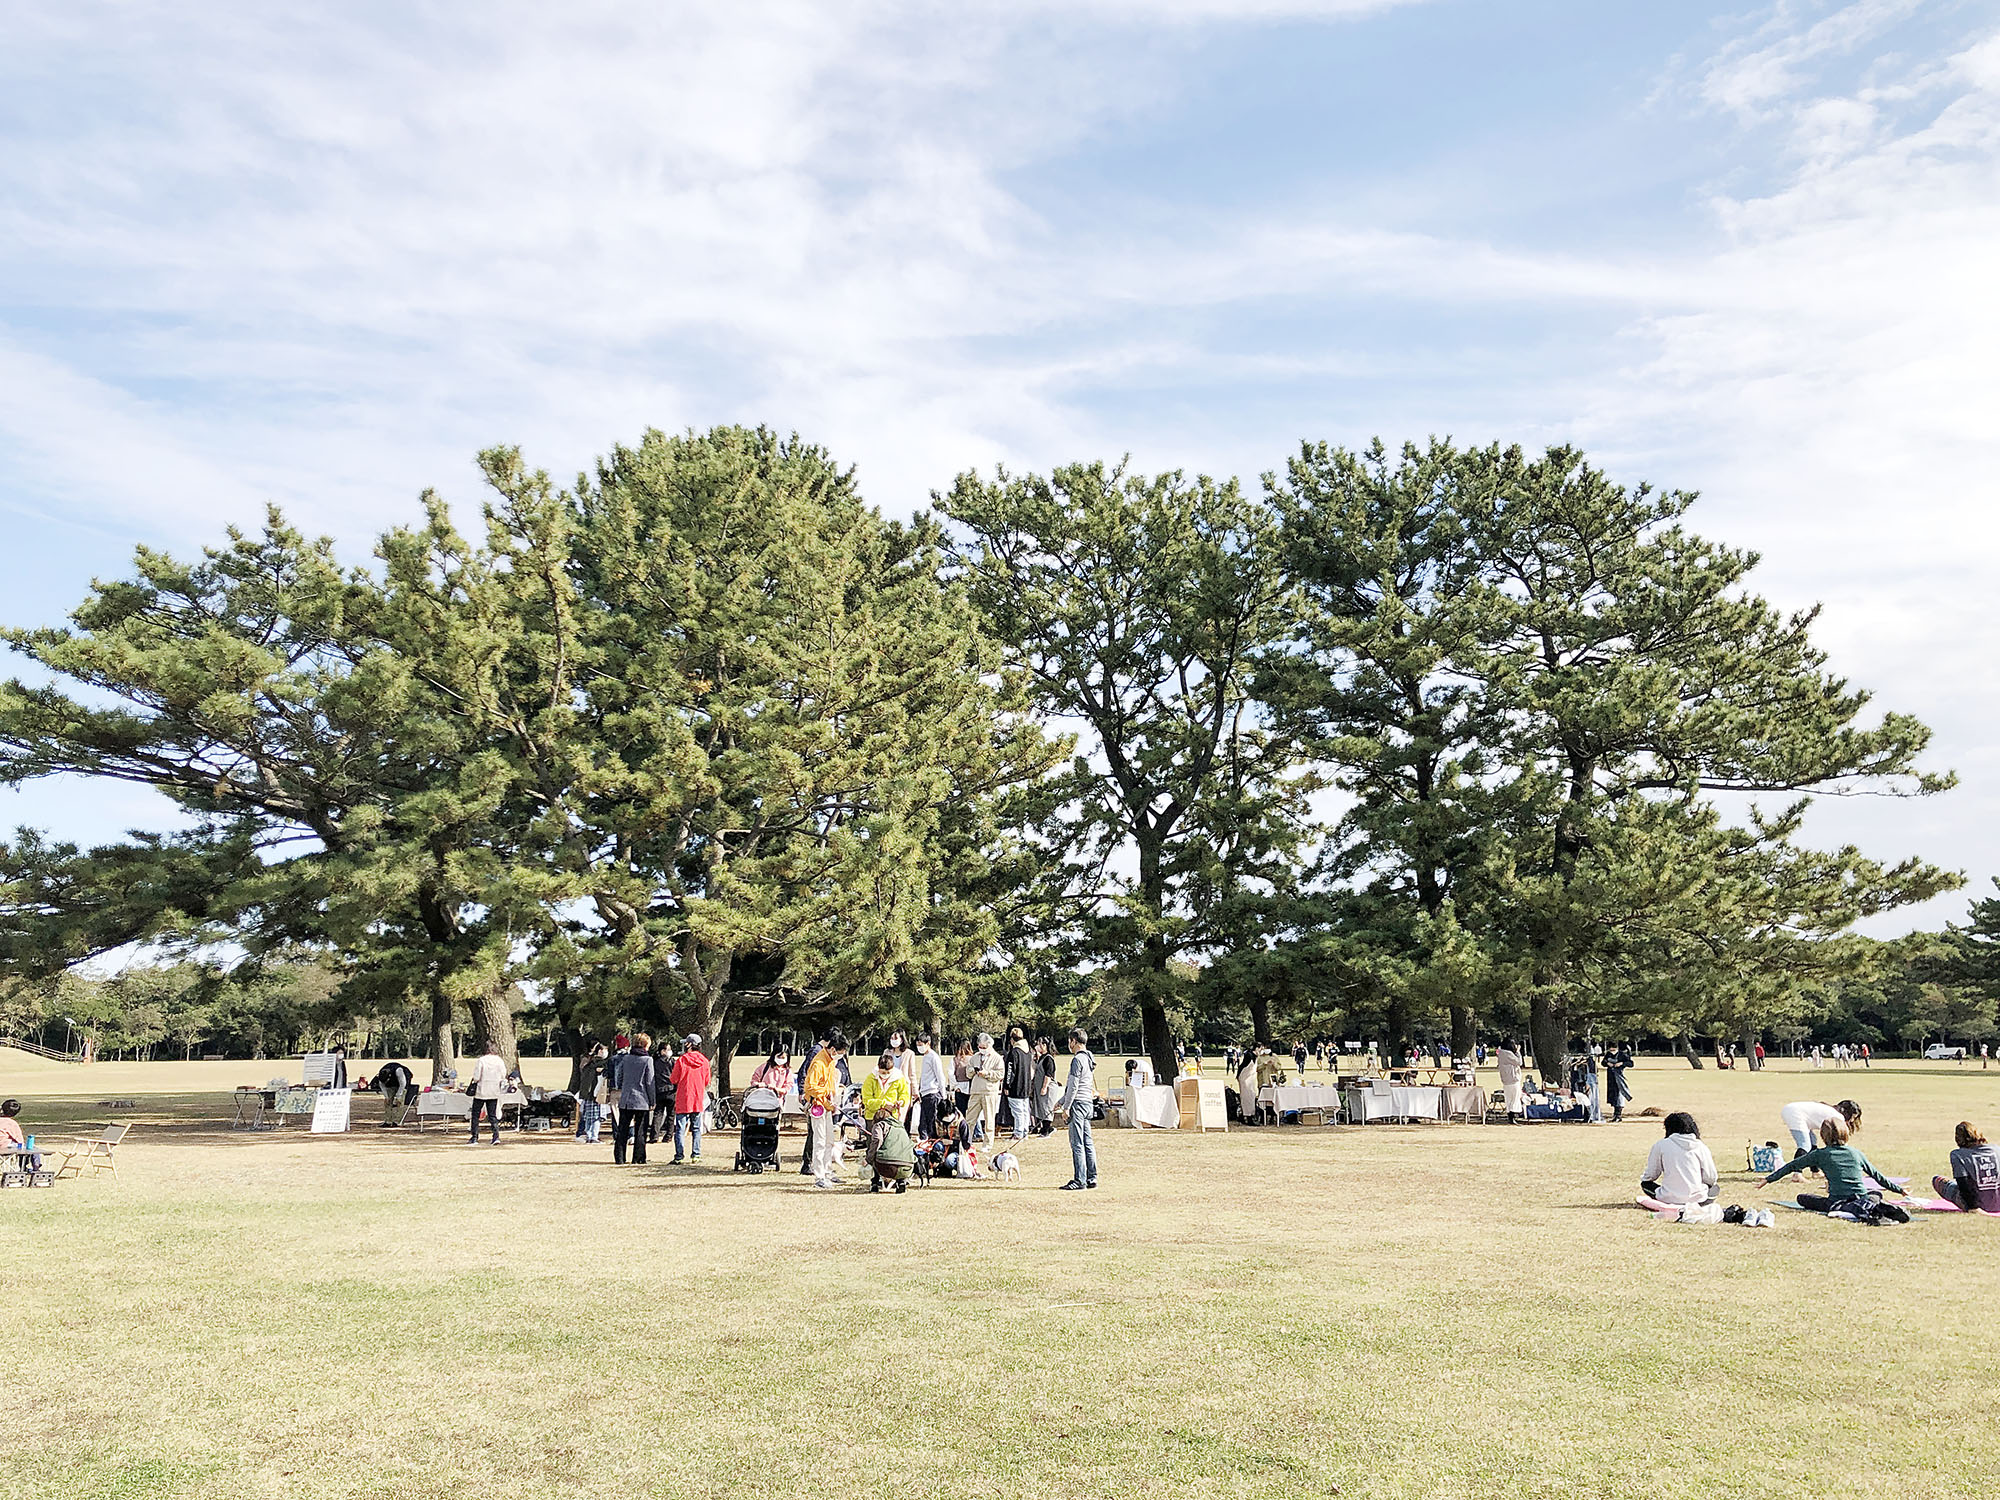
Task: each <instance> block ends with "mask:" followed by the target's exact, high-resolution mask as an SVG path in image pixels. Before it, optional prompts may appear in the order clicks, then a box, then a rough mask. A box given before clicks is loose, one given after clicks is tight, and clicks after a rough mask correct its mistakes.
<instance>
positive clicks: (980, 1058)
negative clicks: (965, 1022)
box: [965, 1031, 1007, 1155]
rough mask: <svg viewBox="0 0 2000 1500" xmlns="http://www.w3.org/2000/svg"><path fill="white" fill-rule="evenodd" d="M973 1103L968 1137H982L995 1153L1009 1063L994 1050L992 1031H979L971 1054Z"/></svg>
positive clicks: (967, 1120)
mask: <svg viewBox="0 0 2000 1500" xmlns="http://www.w3.org/2000/svg"><path fill="white" fill-rule="evenodd" d="M971 1076H972V1095H971V1104H970V1107H969V1108H968V1109H967V1111H966V1115H965V1139H966V1141H967V1142H968V1143H969V1142H972V1141H976V1140H983V1141H985V1142H986V1145H987V1152H988V1154H989V1155H990V1154H991V1153H992V1144H993V1138H994V1136H995V1135H997V1134H998V1133H999V1130H1000V1084H1001V1082H1002V1080H1003V1079H1005V1078H1006V1076H1007V1064H1006V1062H1005V1061H1004V1060H1003V1059H1002V1058H1001V1056H1000V1054H999V1053H998V1052H995V1051H994V1050H993V1036H992V1034H991V1033H990V1032H985V1031H982V1032H980V1033H979V1046H978V1048H977V1049H976V1050H975V1051H974V1052H973V1054H972V1075H971Z"/></svg>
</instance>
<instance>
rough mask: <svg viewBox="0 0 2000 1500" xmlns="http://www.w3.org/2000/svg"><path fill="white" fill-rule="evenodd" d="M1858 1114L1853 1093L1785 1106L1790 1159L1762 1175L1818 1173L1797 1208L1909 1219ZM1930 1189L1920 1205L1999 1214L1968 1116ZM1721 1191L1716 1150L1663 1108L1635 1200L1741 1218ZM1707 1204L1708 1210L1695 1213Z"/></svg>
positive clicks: (1999, 1178) (1997, 1194)
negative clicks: (1867, 1148)
mask: <svg viewBox="0 0 2000 1500" xmlns="http://www.w3.org/2000/svg"><path fill="white" fill-rule="evenodd" d="M1861 1114H1862V1111H1861V1106H1860V1105H1859V1104H1858V1103H1856V1102H1855V1101H1854V1100H1852V1099H1842V1100H1840V1101H1839V1102H1838V1103H1834V1104H1827V1103H1824V1102H1821V1101H1819V1100H1813V1099H1801V1100H1795V1101H1794V1102H1792V1103H1790V1104H1787V1105H1785V1106H1784V1108H1783V1109H1781V1110H1780V1111H1779V1119H1780V1120H1781V1121H1782V1122H1783V1124H1784V1127H1785V1129H1786V1131H1787V1132H1788V1133H1789V1134H1790V1135H1791V1137H1792V1144H1793V1147H1794V1149H1793V1153H1792V1158H1791V1160H1789V1161H1786V1162H1783V1163H1780V1164H1775V1165H1771V1166H1769V1167H1768V1169H1766V1170H1764V1175H1763V1179H1762V1180H1763V1182H1764V1183H1765V1184H1766V1185H1769V1184H1772V1183H1775V1182H1778V1181H1780V1180H1782V1179H1784V1178H1786V1177H1791V1176H1795V1175H1799V1174H1803V1173H1816V1174H1818V1175H1819V1176H1820V1177H1821V1178H1823V1179H1824V1181H1825V1189H1826V1190H1825V1191H1824V1192H1801V1193H1799V1194H1798V1197H1797V1203H1798V1206H1799V1207H1800V1208H1801V1209H1804V1210H1807V1211H1808V1212H1813V1213H1821V1214H1827V1215H1829V1216H1832V1217H1835V1218H1842V1219H1849V1220H1854V1221H1857V1222H1860V1223H1867V1224H1904V1223H1908V1222H1909V1217H1910V1215H1909V1211H1908V1209H1906V1208H1905V1207H1903V1206H1902V1205H1901V1204H1898V1203H1893V1202H1891V1201H1889V1200H1890V1199H1891V1198H1904V1197H1908V1196H1909V1195H1908V1193H1907V1192H1906V1191H1905V1189H1904V1188H1903V1186H1902V1184H1901V1182H1899V1181H1898V1180H1897V1179H1895V1178H1892V1177H1890V1176H1889V1174H1888V1173H1887V1172H1885V1171H1883V1170H1882V1169H1881V1168H1879V1167H1877V1166H1876V1165H1875V1164H1874V1163H1873V1162H1872V1161H1870V1160H1869V1159H1868V1157H1867V1156H1866V1155H1865V1154H1864V1153H1863V1152H1862V1150H1861V1148H1860V1146H1859V1145H1857V1144H1856V1142H1855V1138H1856V1137H1857V1136H1859V1135H1860V1133H1861ZM1774 1145H1775V1143H1774ZM1752 1159H1753V1161H1754V1160H1756V1152H1755V1150H1754V1148H1753V1150H1752ZM1760 1165H1761V1164H1760ZM1931 1188H1932V1191H1933V1192H1934V1193H1935V1194H1936V1200H1935V1202H1934V1203H1930V1204H1927V1205H1926V1206H1930V1207H1942V1208H1946V1209H1954V1210H1958V1211H1960V1212H1971V1211H1974V1210H1977V1211H1979V1212H1983V1213H1989V1214H2000V1156H1996V1154H1995V1153H1994V1150H1993V1148H1992V1147H1991V1146H1990V1145H1988V1144H1987V1141H1986V1136H1985V1133H1984V1132H1983V1131H1981V1130H1980V1128H1979V1127H1978V1126H1977V1125H1974V1124H1973V1123H1972V1122H1971V1121H1970V1120H1961V1121H1959V1123H1958V1125H1957V1127H1956V1128H1955V1129H1954V1130H1953V1132H1952V1146H1951V1152H1950V1157H1949V1162H1948V1170H1947V1172H1944V1173H1940V1174H1938V1175H1936V1176H1934V1177H1932V1178H1931ZM1719 1193H1720V1178H1719V1175H1718V1174H1717V1172H1716V1167H1715V1157H1714V1156H1713V1155H1712V1154H1711V1153H1710V1151H1709V1149H1708V1146H1707V1144H1706V1143H1705V1142H1704V1141H1703V1140H1702V1138H1701V1126H1700V1125H1699V1124H1698V1123H1697V1122H1696V1121H1695V1118H1694V1116H1693V1115H1691V1114H1688V1113H1686V1112H1685V1111H1676V1112H1675V1113H1673V1114H1670V1115H1668V1116H1667V1117H1666V1120H1665V1122H1664V1131H1663V1134H1662V1136H1661V1138H1660V1139H1659V1140H1657V1141H1655V1142H1654V1143H1653V1147H1652V1150H1651V1151H1650V1152H1649V1153H1648V1154H1647V1157H1646V1166H1645V1170H1644V1172H1643V1173H1642V1175H1641V1179H1640V1182H1639V1202H1640V1205H1641V1206H1642V1207H1645V1208H1651V1209H1660V1208H1663V1207H1664V1208H1674V1209H1681V1210H1684V1212H1683V1214H1682V1217H1683V1218H1685V1219H1688V1220H1689V1221H1690V1222H1720V1221H1723V1220H1725V1219H1733V1220H1736V1221H1744V1214H1745V1210H1743V1209H1741V1208H1740V1207H1734V1206H1732V1207H1731V1208H1729V1209H1722V1208H1720V1207H1719V1206H1717V1198H1718V1195H1719ZM1709 1209H1712V1210H1713V1213H1712V1214H1710V1215H1706V1216H1704V1215H1703V1214H1702V1213H1701V1212H1700V1211H1702V1210H1709ZM1751 1212H1754V1210H1753V1211H1751ZM1765 1222H1768V1219H1767V1220H1766V1221H1765Z"/></svg>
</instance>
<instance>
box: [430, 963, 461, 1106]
mask: <svg viewBox="0 0 2000 1500" xmlns="http://www.w3.org/2000/svg"><path fill="white" fill-rule="evenodd" d="M457 1062H458V1052H457V1049H456V1048H455V1047H454V1046H453V1045H452V1036H451V996H449V995H447V994H446V993H445V992H444V987H443V986H442V985H433V986H432V987H431V1082H432V1083H434V1084H435V1083H443V1082H444V1075H445V1074H446V1073H447V1072H448V1071H450V1070H451V1069H452V1068H453V1067H454V1066H456V1065H457Z"/></svg>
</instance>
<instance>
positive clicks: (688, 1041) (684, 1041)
mask: <svg viewBox="0 0 2000 1500" xmlns="http://www.w3.org/2000/svg"><path fill="white" fill-rule="evenodd" d="M681 1045H682V1046H683V1047H699V1046H700V1045H701V1034H700V1033H699V1032H694V1031H690V1032H689V1033H688V1034H687V1035H686V1036H685V1037H683V1038H681Z"/></svg>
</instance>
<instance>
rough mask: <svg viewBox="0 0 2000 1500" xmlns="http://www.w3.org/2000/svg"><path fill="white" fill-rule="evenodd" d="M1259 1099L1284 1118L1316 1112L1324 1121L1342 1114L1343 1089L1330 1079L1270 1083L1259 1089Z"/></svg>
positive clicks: (1263, 1104)
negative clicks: (1327, 1080) (1324, 1080)
mask: <svg viewBox="0 0 2000 1500" xmlns="http://www.w3.org/2000/svg"><path fill="white" fill-rule="evenodd" d="M1257 1103H1258V1105H1259V1107H1260V1108H1263V1109H1268V1110H1271V1111H1273V1112H1274V1113H1275V1114H1276V1115H1277V1116H1278V1118H1279V1119H1280V1120H1282V1119H1284V1117H1285V1116H1286V1115H1311V1114H1316V1115H1318V1116H1319V1117H1320V1121H1321V1123H1322V1124H1324V1123H1326V1122H1328V1121H1331V1120H1333V1119H1336V1118H1338V1116H1339V1114H1340V1090H1339V1089H1337V1088H1335V1087H1334V1086H1333V1085H1331V1084H1326V1083H1274V1084H1266V1085H1265V1086H1264V1087H1263V1088H1261V1089H1259V1090H1257Z"/></svg>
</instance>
